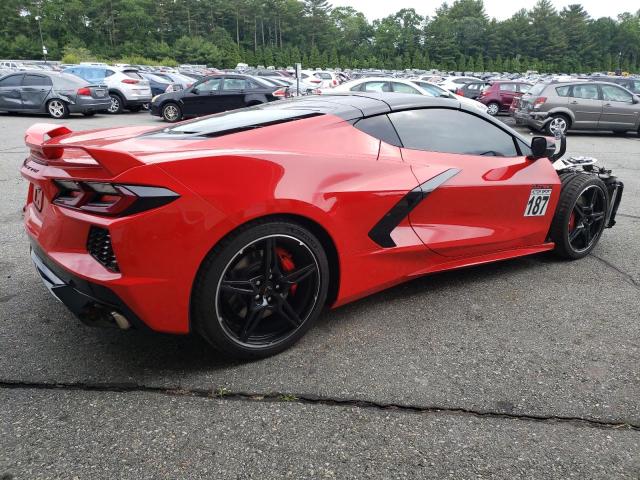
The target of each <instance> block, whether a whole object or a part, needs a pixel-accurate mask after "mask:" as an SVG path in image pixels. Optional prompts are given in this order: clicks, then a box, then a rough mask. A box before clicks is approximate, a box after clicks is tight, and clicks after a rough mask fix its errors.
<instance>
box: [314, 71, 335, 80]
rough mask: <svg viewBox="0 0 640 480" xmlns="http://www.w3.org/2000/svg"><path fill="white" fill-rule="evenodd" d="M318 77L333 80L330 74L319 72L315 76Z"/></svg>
mask: <svg viewBox="0 0 640 480" xmlns="http://www.w3.org/2000/svg"><path fill="white" fill-rule="evenodd" d="M315 76H316V77H318V78H321V79H323V80H331V74H330V73H323V72H318V73H316V74H315Z"/></svg>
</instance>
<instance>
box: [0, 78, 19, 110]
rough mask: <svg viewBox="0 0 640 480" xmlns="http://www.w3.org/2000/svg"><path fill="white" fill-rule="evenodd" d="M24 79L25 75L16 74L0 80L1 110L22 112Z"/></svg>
mask: <svg viewBox="0 0 640 480" xmlns="http://www.w3.org/2000/svg"><path fill="white" fill-rule="evenodd" d="M22 77H24V74H23V73H16V74H14V75H8V76H6V77H4V78H3V79H2V80H0V110H7V111H14V110H22V95H21V94H20V89H21V88H22V87H21V84H22Z"/></svg>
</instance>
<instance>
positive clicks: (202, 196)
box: [22, 114, 560, 333]
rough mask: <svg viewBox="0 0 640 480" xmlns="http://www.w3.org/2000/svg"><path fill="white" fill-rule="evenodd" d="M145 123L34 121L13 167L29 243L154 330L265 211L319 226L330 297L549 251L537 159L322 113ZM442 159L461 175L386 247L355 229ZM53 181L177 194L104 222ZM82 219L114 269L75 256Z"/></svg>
mask: <svg viewBox="0 0 640 480" xmlns="http://www.w3.org/2000/svg"><path fill="white" fill-rule="evenodd" d="M56 129H57V130H56ZM150 130H154V128H153V127H130V128H117V129H111V130H95V131H89V132H80V133H67V132H66V131H64V130H60V129H59V127H57V126H52V125H48V126H47V125H44V126H42V125H39V126H34V127H32V128H31V129H30V130H29V131H28V132H27V137H26V140H27V143H28V144H29V145H30V147H31V148H32V154H31V155H30V157H29V158H28V159H27V160H25V163H24V165H23V167H22V175H23V176H24V177H25V178H26V179H27V180H28V181H29V182H30V187H29V194H28V198H27V203H26V206H25V210H24V223H25V228H26V231H27V233H28V234H29V236H30V237H31V238H32V240H33V241H34V242H35V244H36V245H37V246H38V247H39V248H41V249H42V251H44V252H45V253H46V255H48V257H49V258H50V259H52V260H53V261H54V262H56V264H57V265H59V266H60V267H62V268H64V269H65V270H67V271H69V272H72V273H73V274H74V275H76V276H77V277H78V278H82V279H86V280H88V281H91V282H92V283H94V284H97V285H102V286H105V287H108V288H109V289H111V290H112V291H113V292H115V293H116V294H117V295H118V296H119V297H120V298H121V299H122V300H123V301H124V302H125V303H126V304H127V305H128V306H129V307H130V308H131V310H133V311H134V312H135V313H136V314H137V315H138V316H139V317H140V318H141V319H142V320H143V322H144V323H145V324H146V325H147V326H149V327H150V328H151V329H153V330H157V331H162V332H170V333H187V332H189V331H190V320H189V315H190V298H191V291H192V287H193V284H194V280H195V278H196V275H197V272H198V269H199V267H200V265H201V263H202V261H203V259H204V258H205V257H206V255H207V254H208V252H209V251H210V250H211V249H212V248H213V247H214V246H215V245H216V244H217V243H218V242H219V241H220V240H221V239H222V238H224V237H225V235H228V234H229V233H230V232H232V231H233V230H234V229H235V228H237V227H238V226H239V225H242V224H244V223H246V222H249V221H251V220H254V219H257V218H262V217H266V216H274V215H289V216H294V217H296V218H300V219H305V221H307V222H313V224H315V225H316V226H318V228H321V229H323V230H324V231H325V232H326V234H327V236H328V237H329V239H330V241H331V242H332V244H333V246H334V248H335V251H336V252H337V260H338V266H339V272H334V273H335V275H334V276H335V278H333V281H335V282H337V283H338V285H337V295H336V297H335V298H334V299H332V301H333V303H332V305H333V306H339V305H343V304H345V303H347V302H350V301H353V300H355V299H357V298H360V297H364V296H366V295H369V294H371V293H373V292H376V291H379V290H382V289H384V288H387V287H389V286H391V285H394V284H397V283H400V282H403V281H405V280H407V279H409V278H412V277H415V276H418V275H423V274H425V273H430V272H436V271H440V270H446V269H450V268H458V267H463V266H468V265H475V264H478V263H484V262H489V261H495V260H502V259H507V258H512V257H515V256H520V255H527V254H531V253H536V252H540V251H544V250H549V249H551V248H553V244H551V243H547V241H546V237H547V232H548V229H549V224H550V222H551V218H552V216H553V212H554V211H555V206H556V203H557V200H558V197H559V189H560V181H559V179H558V176H557V175H556V173H555V170H554V169H553V167H552V165H551V163H550V162H549V161H548V160H546V159H542V160H538V161H532V160H527V159H526V158H524V157H516V158H498V157H473V156H465V155H453V154H441V153H433V152H424V151H412V150H408V149H402V148H399V147H395V146H392V145H388V144H386V143H384V142H382V141H380V140H378V139H376V138H374V137H372V136H370V135H368V134H366V133H363V132H362V131H360V130H358V129H356V128H354V127H353V126H352V125H351V124H350V123H349V122H345V121H344V120H343V119H342V118H340V117H338V116H333V115H329V114H326V115H321V116H316V117H311V118H305V119H302V120H298V121H296V122H294V124H291V123H282V124H276V125H271V126H269V127H268V128H259V129H255V130H249V131H244V132H239V133H234V134H232V135H224V136H220V137H214V138H208V139H202V138H199V139H198V140H193V141H191V140H185V139H178V140H176V139H165V138H149V137H147V136H145V135H142V134H144V133H145V132H148V131H150ZM156 130H157V129H156ZM47 134H48V135H50V136H51V137H53V138H51V139H46V137H47ZM56 152H57V153H56ZM56 154H61V155H62V157H61V158H58V159H53V160H52V159H48V160H47V159H46V158H43V157H46V156H47V155H49V156H52V157H55V156H56ZM452 167H455V168H457V169H459V170H460V172H459V174H457V175H455V176H454V177H452V178H451V179H449V180H448V181H447V182H445V183H444V184H443V185H442V186H441V187H440V188H438V189H437V190H435V191H433V192H432V193H431V194H430V195H429V197H428V198H427V199H426V200H425V201H423V202H422V203H420V205H418V207H417V208H416V209H415V210H413V211H412V212H411V214H410V215H409V216H408V217H407V218H404V219H403V220H402V221H401V222H400V223H399V224H398V225H397V227H396V228H395V229H394V230H393V231H392V232H391V238H392V239H393V241H394V243H395V247H394V248H383V247H381V246H380V245H378V244H377V243H376V242H374V241H373V240H372V239H371V238H370V237H369V236H368V235H367V232H369V230H370V229H371V228H372V226H373V225H375V224H376V222H378V220H379V219H381V218H382V217H384V216H385V214H386V212H389V211H390V209H392V208H393V207H394V206H395V205H396V204H397V203H398V202H399V201H400V200H402V199H403V197H404V196H405V195H406V194H407V192H409V191H411V190H412V189H415V188H416V187H418V186H419V185H420V184H422V183H424V182H426V181H428V180H429V179H431V178H433V177H434V176H436V175H438V174H439V173H442V172H444V171H446V170H447V169H449V168H452ZM65 178H73V179H81V180H89V181H90V180H102V181H105V180H106V181H109V182H111V183H114V184H125V185H151V186H161V187H164V188H167V189H170V190H172V191H173V192H175V193H177V194H178V195H179V196H180V197H179V198H177V199H176V200H175V201H173V202H171V203H169V204H167V205H164V206H162V207H160V208H155V209H152V210H148V211H143V212H140V213H136V214H133V215H128V216H124V217H106V216H100V215H95V214H91V213H87V212H83V211H79V210H76V209H71V208H66V207H62V206H59V205H56V204H54V203H53V199H54V198H55V196H56V194H57V192H58V190H57V187H56V186H55V185H54V183H53V180H54V179H65ZM533 186H545V187H548V188H551V189H552V191H553V193H552V195H551V200H550V204H549V206H548V210H547V214H546V215H545V216H541V217H524V216H523V214H524V208H525V205H526V202H527V198H528V195H529V193H530V191H531V188H532V187H533ZM36 188H39V189H41V191H42V193H43V197H44V199H43V202H42V205H40V208H38V206H36V204H35V203H34V191H35V189H36ZM92 225H93V226H100V227H104V228H107V229H108V231H109V232H110V234H111V241H112V244H113V250H114V253H115V256H116V258H117V260H118V264H119V265H120V271H119V272H112V271H109V270H107V269H106V268H105V267H103V266H102V265H101V264H100V263H98V262H97V261H96V260H95V259H94V258H93V257H92V256H91V255H89V253H88V252H87V246H86V245H87V235H88V232H89V229H90V227H91V226H92Z"/></svg>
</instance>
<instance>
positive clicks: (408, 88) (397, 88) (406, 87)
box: [391, 82, 420, 95]
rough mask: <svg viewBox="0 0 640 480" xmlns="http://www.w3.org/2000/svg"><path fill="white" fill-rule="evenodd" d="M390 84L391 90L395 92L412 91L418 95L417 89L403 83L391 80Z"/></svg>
mask: <svg viewBox="0 0 640 480" xmlns="http://www.w3.org/2000/svg"><path fill="white" fill-rule="evenodd" d="M391 86H392V87H393V91H394V92H396V93H413V94H416V95H420V92H419V91H418V90H416V89H415V88H413V87H411V86H409V85H405V84H404V83H400V82H391Z"/></svg>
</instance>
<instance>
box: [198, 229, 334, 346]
mask: <svg viewBox="0 0 640 480" xmlns="http://www.w3.org/2000/svg"><path fill="white" fill-rule="evenodd" d="M228 242H229V243H228V244H226V245H225V244H224V243H226V242H224V243H223V245H222V246H221V247H220V248H219V251H217V252H216V249H214V250H213V251H212V254H213V255H211V254H210V256H209V258H208V259H207V260H205V263H204V265H203V268H202V269H201V273H200V274H199V279H198V281H197V283H196V287H195V290H194V297H193V304H194V316H195V321H196V325H197V327H198V329H199V331H200V333H202V334H203V336H204V337H205V339H207V340H208V341H209V342H210V343H212V344H213V346H214V347H216V348H217V349H218V350H221V351H222V352H223V353H226V354H227V355H230V356H233V357H236V358H258V357H264V356H268V355H273V354H274V353H277V352H279V351H282V350H284V349H285V348H288V347H289V346H290V345H292V344H293V343H295V341H297V339H299V338H300V337H301V336H302V335H303V334H304V333H305V332H306V331H307V330H308V328H309V327H310V326H311V324H312V322H313V321H315V319H316V318H317V317H318V315H319V314H320V311H321V310H322V308H323V306H324V302H325V300H326V296H327V289H328V261H327V258H326V255H325V253H324V250H323V249H322V246H321V244H320V242H319V241H318V240H317V239H316V238H315V237H314V236H313V235H312V234H311V233H310V232H308V231H307V230H306V229H304V228H302V227H300V226H298V225H296V224H289V223H267V224H263V225H256V226H254V227H252V228H249V229H248V230H247V231H246V232H242V233H241V234H239V235H237V236H235V238H233V237H232V238H231V239H229V240H228ZM214 252H215V253H214ZM223 262H224V263H223ZM211 293H214V295H211ZM212 304H213V305H212ZM212 307H213V308H212Z"/></svg>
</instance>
